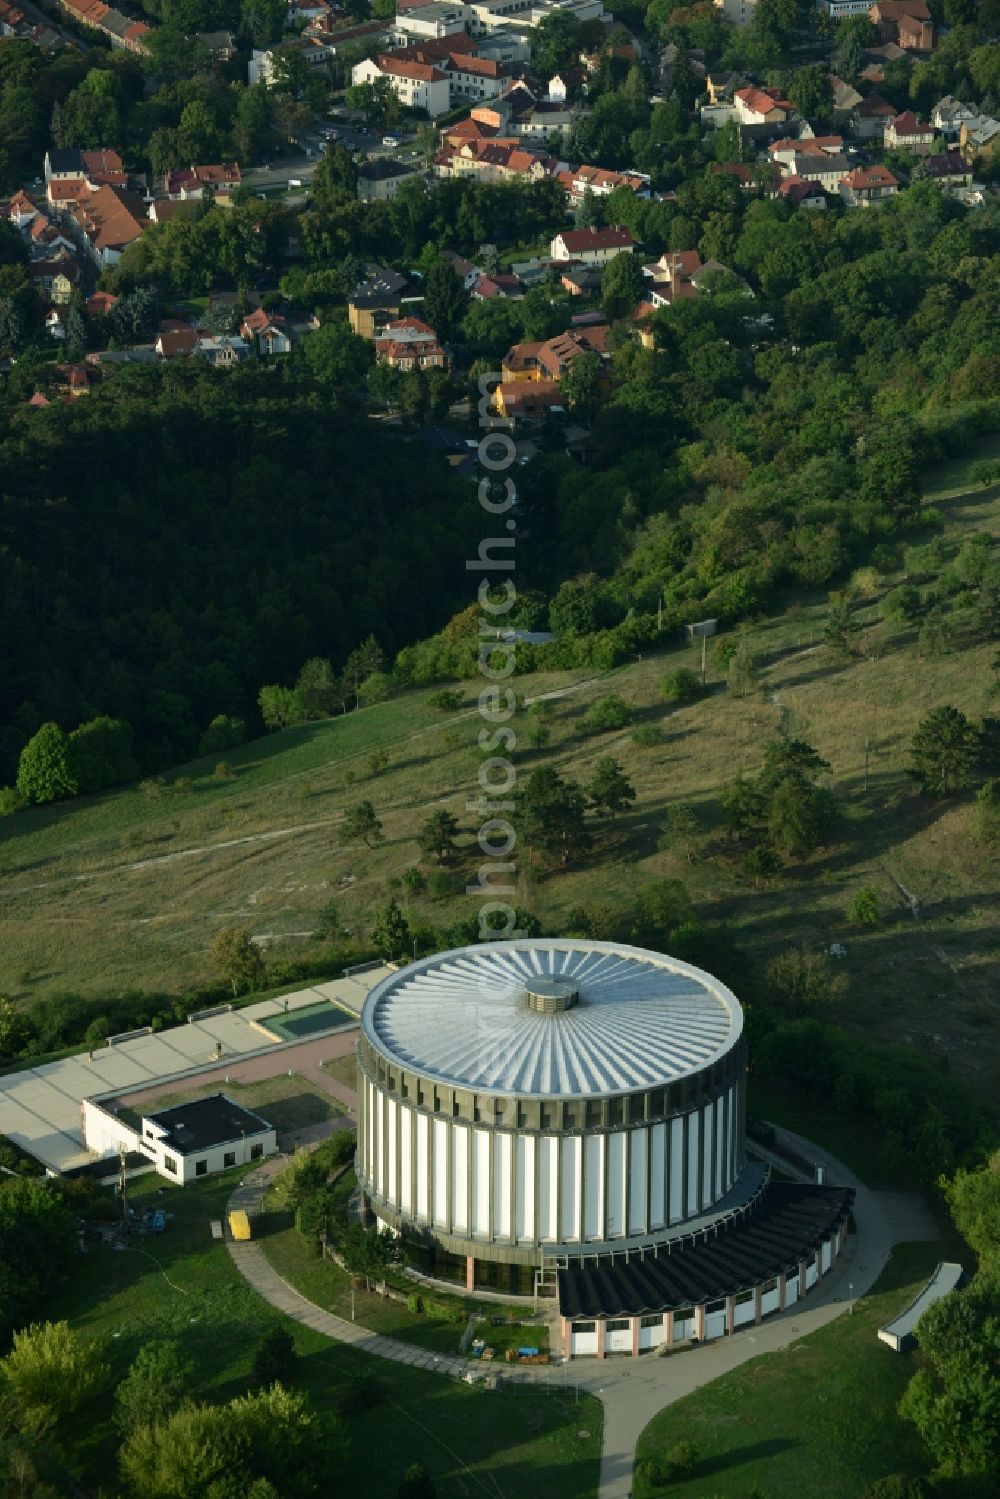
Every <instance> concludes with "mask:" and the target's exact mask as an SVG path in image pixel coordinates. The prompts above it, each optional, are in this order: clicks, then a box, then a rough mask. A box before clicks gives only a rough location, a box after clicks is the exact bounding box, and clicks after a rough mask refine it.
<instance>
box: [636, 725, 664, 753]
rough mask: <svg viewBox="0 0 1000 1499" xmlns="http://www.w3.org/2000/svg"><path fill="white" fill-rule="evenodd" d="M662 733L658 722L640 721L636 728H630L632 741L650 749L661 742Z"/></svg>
mask: <svg viewBox="0 0 1000 1499" xmlns="http://www.w3.org/2000/svg"><path fill="white" fill-rule="evenodd" d="M664 737H665V736H664V733H663V730H662V728H661V727H660V725H659V724H658V723H641V724H640V725H639V727H638V728H637V729H633V730H632V743H633V744H638V745H639V746H640V748H642V749H652V748H653V746H654V745H656V744H662V743H663V740H664Z"/></svg>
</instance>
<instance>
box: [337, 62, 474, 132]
mask: <svg viewBox="0 0 1000 1499" xmlns="http://www.w3.org/2000/svg"><path fill="white" fill-rule="evenodd" d="M408 50H409V49H405V50H404V51H401V52H381V53H379V55H378V57H375V58H366V59H365V61H364V62H359V63H358V64H357V66H356V67H355V68H353V69H352V70H351V82H352V83H353V84H355V85H357V84H361V83H375V82H376V81H377V80H378V79H379V78H387V79H388V81H389V84H390V86H391V88H392V91H393V93H394V94H395V95H396V97H397V98H398V99H399V101H400V103H401V104H403V105H404V106H405V107H406V108H407V109H423V110H426V111H427V113H428V114H429V115H430V117H431V119H432V120H434V119H437V117H438V115H443V114H447V112H448V110H449V109H450V108H451V81H450V79H449V77H448V74H447V73H445V72H444V71H443V70H442V69H441V68H438V67H435V66H434V65H433V63H429V62H418V61H416V60H415V59H413V58H411V57H408V56H407V55H406V52H407V51H408Z"/></svg>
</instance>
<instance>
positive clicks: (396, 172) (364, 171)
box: [358, 156, 413, 182]
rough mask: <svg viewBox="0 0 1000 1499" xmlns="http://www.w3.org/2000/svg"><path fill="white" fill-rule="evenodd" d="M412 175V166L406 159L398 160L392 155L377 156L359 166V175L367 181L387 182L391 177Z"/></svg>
mask: <svg viewBox="0 0 1000 1499" xmlns="http://www.w3.org/2000/svg"><path fill="white" fill-rule="evenodd" d="M412 175H413V168H412V167H408V166H407V165H406V163H405V162H404V161H396V159H395V158H394V157H392V156H377V157H376V158H375V160H374V161H366V162H365V163H364V164H363V165H362V166H360V167H358V176H359V177H360V178H362V179H363V180H364V181H365V182H385V181H387V180H388V179H389V178H390V177H410V176H412Z"/></svg>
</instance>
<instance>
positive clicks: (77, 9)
mask: <svg viewBox="0 0 1000 1499" xmlns="http://www.w3.org/2000/svg"><path fill="white" fill-rule="evenodd" d="M57 3H58V5H59V8H60V10H64V11H65V12H66V14H67V15H68V16H70V17H71V18H72V19H73V20H74V21H76V22H78V23H79V24H80V25H81V26H89V27H90V28H91V29H92V30H93V31H99V32H100V33H101V34H102V36H106V37H107V39H108V41H109V42H110V43H111V46H112V47H113V48H124V50H125V51H126V52H136V53H138V54H139V56H141V57H148V56H149V46H148V44H147V41H146V38H147V37H148V36H149V33H150V30H151V28H150V27H149V26H147V25H146V23H145V21H135V20H133V19H132V17H131V16H123V15H122V13H121V11H119V10H114V9H113V8H112V7H111V6H110V5H104V4H103V3H102V0H57Z"/></svg>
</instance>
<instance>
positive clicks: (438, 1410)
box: [47, 1170, 602, 1499]
mask: <svg viewBox="0 0 1000 1499" xmlns="http://www.w3.org/2000/svg"><path fill="white" fill-rule="evenodd" d="M240 1174H241V1172H240V1171H239V1170H237V1171H232V1172H227V1173H225V1174H224V1175H220V1176H218V1177H213V1178H211V1179H210V1180H208V1181H206V1182H199V1183H197V1184H195V1185H193V1186H189V1187H186V1188H182V1187H171V1186H166V1185H165V1184H163V1183H162V1182H161V1179H160V1178H159V1177H155V1176H150V1177H148V1178H142V1179H140V1180H139V1181H138V1182H136V1183H135V1184H134V1185H133V1186H132V1188H131V1191H130V1200H131V1202H132V1204H133V1205H134V1206H135V1207H137V1208H139V1207H141V1206H143V1205H144V1204H145V1203H147V1202H151V1201H152V1202H155V1203H156V1205H157V1206H161V1207H164V1208H165V1209H166V1211H167V1212H168V1213H169V1214H170V1215H171V1216H170V1218H169V1221H168V1226H167V1230H166V1232H165V1233H164V1234H163V1235H162V1236H161V1237H150V1238H146V1239H143V1240H142V1241H141V1243H140V1244H139V1245H137V1246H136V1247H135V1248H134V1249H129V1250H126V1251H122V1252H115V1251H112V1250H109V1249H95V1250H93V1251H92V1252H90V1253H89V1254H88V1255H87V1256H86V1257H85V1258H84V1259H81V1260H80V1261H79V1263H78V1265H77V1267H76V1270H75V1272H74V1276H73V1280H72V1282H71V1284H70V1285H68V1286H67V1287H66V1288H65V1289H64V1290H63V1292H62V1293H61V1294H60V1295H59V1296H58V1297H55V1298H53V1301H52V1303H51V1305H50V1306H49V1308H48V1309H47V1310H48V1315H49V1316H50V1317H51V1318H52V1319H53V1320H55V1319H58V1318H68V1319H69V1320H70V1322H71V1323H72V1324H73V1325H74V1326H75V1327H76V1328H78V1329H79V1330H81V1331H83V1332H85V1333H87V1334H90V1335H92V1336H95V1337H100V1338H102V1339H104V1340H106V1348H107V1352H106V1354H105V1357H106V1359H107V1361H108V1362H109V1363H110V1364H111V1367H112V1374H113V1379H114V1380H115V1381H117V1380H118V1379H120V1378H121V1376H122V1375H123V1374H124V1372H125V1370H126V1369H127V1367H128V1364H129V1363H130V1361H131V1360H132V1358H134V1356H135V1354H136V1352H137V1351H138V1349H139V1348H140V1347H142V1346H144V1345H145V1344H146V1343H148V1342H149V1341H150V1340H152V1339H155V1338H163V1337H173V1338H177V1339H179V1340H180V1342H181V1343H182V1344H183V1346H184V1349H185V1351H186V1352H187V1353H188V1354H189V1355H190V1357H191V1358H192V1359H193V1360H194V1363H195V1367H196V1370H197V1376H196V1382H195V1386H194V1388H193V1390H192V1394H193V1396H194V1397H195V1398H196V1399H228V1398H230V1397H231V1396H233V1395H235V1394H238V1393H241V1392H243V1391H245V1390H246V1389H247V1387H248V1383H249V1379H250V1368H251V1364H252V1361H253V1355H254V1351H255V1349H256V1347H257V1344H258V1342H259V1341H260V1338H261V1337H262V1336H263V1334H264V1333H265V1332H267V1331H268V1329H269V1328H271V1327H272V1326H274V1325H275V1324H276V1323H278V1322H280V1321H282V1320H283V1319H282V1318H281V1317H280V1315H279V1314H278V1313H277V1312H274V1311H273V1310H272V1309H271V1308H270V1307H269V1306H267V1305H266V1303H264V1302H262V1301H261V1300H260V1299H259V1297H258V1296H257V1295H256V1294H255V1293H254V1292H253V1291H251V1289H250V1288H249V1286H248V1285H247V1284H246V1282H245V1281H244V1280H243V1279H242V1278H241V1276H240V1275H239V1273H238V1271H237V1270H236V1268H235V1266H234V1265H233V1262H232V1260H231V1259H230V1256H229V1254H228V1251H227V1250H226V1248H225V1246H224V1245H223V1244H222V1243H220V1242H218V1241H216V1240H213V1239H212V1237H211V1233H210V1227H209V1225H210V1222H211V1220H212V1219H213V1218H214V1219H219V1218H221V1217H222V1216H223V1214H224V1211H225V1205H226V1202H227V1200H228V1197H229V1194H230V1193H231V1191H232V1189H233V1186H234V1184H235V1182H236V1181H237V1180H238V1178H239V1176H240ZM289 1325H290V1326H292V1330H293V1332H294V1337H295V1342H296V1347H297V1349H298V1352H299V1355H300V1362H299V1366H298V1371H297V1374H296V1382H297V1383H298V1384H299V1385H300V1386H301V1387H302V1388H303V1389H305V1390H307V1391H308V1393H309V1394H310V1395H311V1397H312V1398H313V1399H314V1400H315V1402H316V1403H317V1405H319V1406H320V1407H323V1408H327V1407H329V1406H330V1405H331V1403H332V1402H333V1401H334V1399H335V1398H336V1396H337V1392H338V1391H339V1390H341V1389H343V1387H344V1386H345V1384H346V1383H347V1382H348V1381H350V1380H351V1379H353V1378H355V1377H356V1376H357V1375H359V1374H362V1373H366V1374H367V1373H372V1374H374V1376H375V1377H376V1380H377V1382H378V1386H379V1388H380V1391H381V1400H380V1403H378V1404H377V1405H375V1406H373V1407H372V1408H371V1409H370V1410H367V1411H365V1412H364V1413H363V1414H362V1415H360V1416H358V1417H352V1418H351V1420H350V1423H349V1429H350V1448H349V1451H348V1454H347V1457H346V1459H345V1460H344V1461H343V1462H340V1461H339V1460H338V1470H337V1490H338V1492H340V1493H343V1494H366V1495H369V1494H370V1495H372V1496H374V1499H392V1496H394V1495H395V1492H396V1487H397V1485H398V1483H399V1481H400V1479H401V1477H402V1475H403V1473H404V1472H405V1470H406V1468H407V1467H408V1466H409V1465H410V1464H411V1463H413V1462H415V1461H417V1460H419V1461H420V1462H422V1463H424V1464H425V1466H426V1467H427V1468H428V1470H429V1471H430V1473H431V1475H432V1477H433V1480H434V1483H435V1485H436V1486H437V1492H438V1494H439V1495H440V1496H441V1499H468V1496H469V1495H470V1494H472V1493H475V1492H481V1491H482V1490H483V1489H485V1490H486V1492H487V1493H492V1494H494V1495H500V1494H505V1495H506V1494H510V1495H514V1494H518V1493H534V1492H540V1491H541V1490H540V1488H539V1485H541V1486H542V1487H543V1489H544V1492H545V1493H546V1494H547V1495H552V1496H553V1499H577V1496H579V1499H594V1496H596V1493H597V1482H598V1471H599V1456H600V1443H601V1429H602V1412H601V1409H600V1406H599V1404H598V1402H597V1401H595V1400H592V1399H589V1398H588V1399H584V1398H583V1397H581V1403H580V1405H579V1406H578V1407H576V1406H574V1404H573V1401H572V1396H570V1397H566V1396H563V1395H561V1394H560V1393H559V1392H558V1391H553V1393H551V1394H548V1393H540V1392H539V1391H537V1390H535V1389H533V1388H532V1389H524V1390H519V1389H511V1390H506V1391H503V1392H502V1393H496V1394H489V1393H485V1392H481V1391H477V1390H472V1389H469V1388H468V1387H467V1386H464V1385H461V1384H458V1383H455V1382H453V1381H450V1380H446V1379H444V1378H439V1377H436V1376H433V1375H428V1374H426V1373H422V1372H420V1371H417V1370H413V1369H409V1368H406V1367H404V1366H402V1365H395V1364H390V1363H387V1362H385V1361H383V1360H375V1359H371V1358H369V1357H368V1356H367V1355H365V1354H361V1353H357V1352H355V1351H354V1350H352V1349H347V1348H344V1347H343V1346H341V1345H339V1344H336V1343H332V1342H331V1341H330V1340H329V1339H327V1338H324V1337H322V1336H321V1335H320V1334H317V1333H314V1332H312V1331H311V1330H309V1329H307V1328H303V1327H300V1326H298V1325H297V1324H289ZM580 1431H586V1433H587V1435H586V1437H580V1436H579V1434H578V1433H579V1432H580ZM73 1436H74V1443H73V1445H74V1448H75V1450H76V1451H77V1452H78V1454H79V1459H78V1461H79V1467H80V1475H79V1476H80V1479H81V1481H82V1483H83V1484H84V1485H85V1486H88V1487H90V1488H91V1489H92V1490H94V1491H96V1490H97V1489H98V1488H100V1489H101V1492H102V1493H104V1494H108V1495H110V1494H112V1493H114V1492H115V1489H114V1484H113V1475H114V1473H115V1471H116V1453H117V1442H116V1436H115V1433H114V1431H113V1428H112V1427H111V1425H110V1422H109V1420H108V1419H106V1413H105V1412H104V1411H103V1410H102V1411H100V1412H96V1413H95V1412H94V1411H93V1410H90V1411H88V1412H85V1413H83V1415H82V1417H81V1420H80V1423H79V1426H78V1428H77V1430H76V1431H75V1432H74V1433H73ZM373 1454H374V1455H377V1460H376V1461H374V1462H373Z"/></svg>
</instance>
